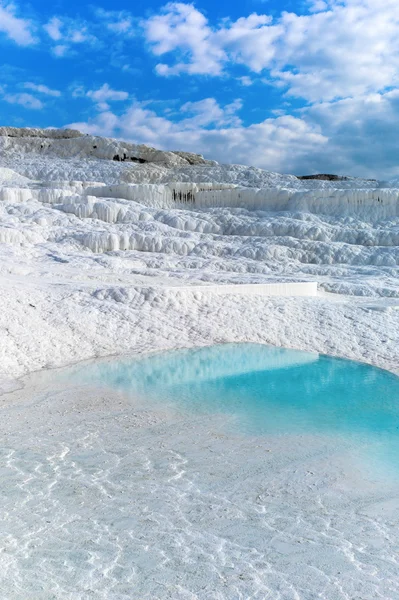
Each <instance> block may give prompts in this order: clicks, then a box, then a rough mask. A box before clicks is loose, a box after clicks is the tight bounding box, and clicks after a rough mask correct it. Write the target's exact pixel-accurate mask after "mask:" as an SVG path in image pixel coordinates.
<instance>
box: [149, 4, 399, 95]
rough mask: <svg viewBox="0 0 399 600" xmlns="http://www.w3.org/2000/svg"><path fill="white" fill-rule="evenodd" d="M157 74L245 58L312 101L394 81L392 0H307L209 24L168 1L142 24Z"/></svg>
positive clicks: (398, 33)
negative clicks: (302, 6)
mask: <svg viewBox="0 0 399 600" xmlns="http://www.w3.org/2000/svg"><path fill="white" fill-rule="evenodd" d="M143 27H144V33H145V37H146V40H147V42H148V44H149V46H150V48H151V50H152V52H153V54H154V55H155V56H162V57H165V58H167V59H168V60H167V61H165V60H164V61H163V62H160V63H159V64H158V65H157V67H156V71H157V73H158V74H159V75H163V76H171V75H177V74H180V73H183V72H186V73H191V74H207V75H213V76H218V75H221V74H223V73H224V72H225V71H226V70H227V69H228V67H229V66H232V65H234V64H240V65H245V66H246V67H247V68H248V69H249V70H250V71H252V72H255V73H261V72H262V74H263V75H266V77H267V74H269V76H268V79H269V80H270V81H271V82H275V84H276V85H284V86H285V87H286V89H287V90H288V93H289V94H290V95H293V96H297V97H301V98H304V99H306V100H308V101H311V102H317V101H320V100H331V99H333V98H343V97H349V96H354V95H358V94H365V93H370V92H373V91H381V90H384V89H386V88H387V87H393V86H396V85H397V84H399V11H398V5H397V0H386V1H384V2H381V1H380V0H342V1H339V0H329V1H320V0H313V1H312V2H311V3H310V13H309V14H305V15H300V14H295V13H292V12H291V13H288V12H283V13H282V14H281V16H280V17H279V18H277V19H272V17H271V16H268V15H258V14H256V13H254V14H251V15H249V16H248V17H241V18H239V19H237V20H236V21H231V20H228V19H224V20H222V21H221V22H219V23H216V24H213V25H212V24H210V23H209V21H208V19H207V18H206V17H205V15H204V14H202V13H201V12H200V11H199V10H198V9H196V8H195V7H194V6H193V5H191V4H183V3H170V4H167V5H166V6H165V7H164V8H163V9H162V11H161V12H160V14H157V15H154V16H152V17H150V18H149V19H147V20H146V21H145V22H144V23H143Z"/></svg>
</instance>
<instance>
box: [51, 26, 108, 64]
mask: <svg viewBox="0 0 399 600" xmlns="http://www.w3.org/2000/svg"><path fill="white" fill-rule="evenodd" d="M43 29H44V30H45V31H46V33H47V35H48V36H49V37H50V39H51V40H52V41H53V42H56V45H55V46H53V47H52V49H51V50H52V53H53V54H54V56H56V57H58V58H62V57H64V56H66V55H67V54H68V53H69V52H70V51H71V48H72V47H73V46H74V45H76V44H83V43H86V44H95V43H96V42H97V38H96V37H95V36H94V35H93V34H92V33H90V31H89V27H88V25H86V24H85V23H82V22H81V21H77V20H74V19H70V18H67V17H63V18H61V17H52V18H51V19H50V20H49V21H48V22H47V23H46V24H44V25H43Z"/></svg>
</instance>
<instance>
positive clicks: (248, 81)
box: [237, 75, 253, 87]
mask: <svg viewBox="0 0 399 600" xmlns="http://www.w3.org/2000/svg"><path fill="white" fill-rule="evenodd" d="M237 79H238V81H239V82H240V83H241V85H243V86H245V87H249V86H250V85H252V84H253V81H252V79H251V78H250V77H248V75H243V76H242V77H237Z"/></svg>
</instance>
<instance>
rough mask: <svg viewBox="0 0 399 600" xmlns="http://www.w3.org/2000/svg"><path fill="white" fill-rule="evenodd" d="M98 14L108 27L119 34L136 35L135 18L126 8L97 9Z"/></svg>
mask: <svg viewBox="0 0 399 600" xmlns="http://www.w3.org/2000/svg"><path fill="white" fill-rule="evenodd" d="M95 14H96V16H97V17H98V18H99V19H100V20H101V21H102V22H103V23H104V25H105V26H106V28H107V29H109V30H110V31H112V32H113V33H116V34H119V35H134V33H135V26H134V19H133V17H132V15H131V14H130V13H128V12H127V11H125V10H104V9H103V8H100V7H98V8H96V9H95Z"/></svg>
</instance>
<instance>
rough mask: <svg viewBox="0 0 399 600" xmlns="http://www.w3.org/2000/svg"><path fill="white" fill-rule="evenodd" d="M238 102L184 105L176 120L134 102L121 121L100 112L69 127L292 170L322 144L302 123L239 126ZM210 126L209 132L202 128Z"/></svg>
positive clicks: (275, 121) (224, 159) (284, 119)
mask: <svg viewBox="0 0 399 600" xmlns="http://www.w3.org/2000/svg"><path fill="white" fill-rule="evenodd" d="M240 107H241V101H240V100H237V101H236V102H234V103H231V104H228V105H226V106H220V105H219V104H218V103H217V102H216V100H215V99H213V98H207V99H204V100H202V101H200V102H195V103H186V104H184V105H183V106H182V107H181V113H182V114H183V115H184V114H186V113H188V114H189V115H191V116H188V117H184V118H182V119H180V120H179V121H177V122H176V121H172V120H170V119H169V118H166V117H164V116H160V115H158V114H157V113H156V112H155V111H154V110H151V109H150V108H148V106H147V105H146V104H144V103H140V102H135V103H134V104H132V105H131V106H130V107H129V108H128V109H127V110H126V111H125V112H124V113H122V114H121V115H120V116H117V115H116V114H114V113H112V112H111V111H105V112H102V113H101V114H99V115H98V116H97V117H96V118H94V119H92V120H91V121H89V122H88V123H72V124H70V125H69V126H70V127H74V128H77V129H80V130H81V131H84V132H85V133H91V134H94V135H105V136H114V137H120V138H123V139H126V140H131V141H134V142H136V143H144V144H149V145H151V146H155V147H158V148H162V149H169V150H170V149H180V150H187V151H192V150H193V149H194V150H195V151H196V152H201V153H203V154H205V155H206V156H208V157H209V158H213V159H215V160H219V161H221V162H233V163H242V164H250V165H254V166H259V167H264V168H268V169H271V170H275V171H290V170H291V171H292V170H295V169H296V167H297V165H298V164H299V163H300V161H301V160H303V158H304V156H306V154H307V153H309V152H311V151H312V152H314V153H316V152H317V151H319V152H320V150H321V149H323V148H324V146H325V144H326V143H327V141H328V140H327V138H325V136H323V135H322V134H321V133H320V131H319V128H318V127H317V126H313V125H311V124H309V123H307V122H306V121H305V120H304V119H301V118H296V117H292V116H282V117H278V118H274V119H266V120H265V121H263V122H261V123H256V124H253V125H250V126H248V127H244V126H243V125H242V123H241V121H240V120H239V119H238V117H236V112H237V111H238V110H239V109H240ZM210 124H213V127H211V128H207V127H208V126H209V125H210Z"/></svg>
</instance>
